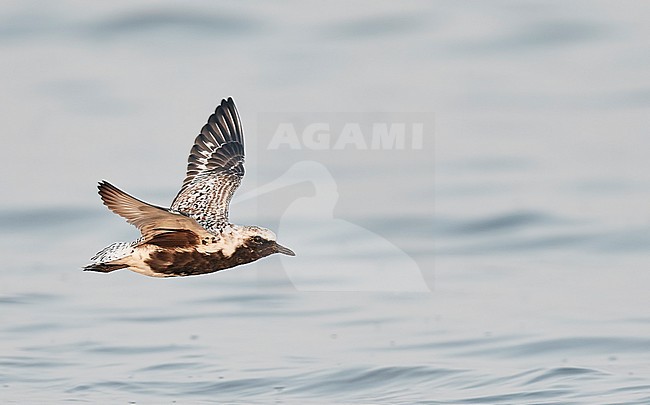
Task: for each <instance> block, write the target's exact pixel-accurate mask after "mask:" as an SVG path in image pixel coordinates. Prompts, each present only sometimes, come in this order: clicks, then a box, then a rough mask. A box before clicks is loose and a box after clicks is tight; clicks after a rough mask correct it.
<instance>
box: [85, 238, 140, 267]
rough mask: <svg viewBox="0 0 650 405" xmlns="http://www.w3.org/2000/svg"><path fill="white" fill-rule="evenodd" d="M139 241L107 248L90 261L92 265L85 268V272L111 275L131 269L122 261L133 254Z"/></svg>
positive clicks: (119, 243) (120, 243)
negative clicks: (126, 268)
mask: <svg viewBox="0 0 650 405" xmlns="http://www.w3.org/2000/svg"><path fill="white" fill-rule="evenodd" d="M138 241H139V240H138ZM138 241H135V242H115V243H113V244H111V245H109V246H107V247H105V248H104V249H102V250H100V251H99V252H98V253H97V254H96V255H95V256H93V257H92V258H91V259H90V261H91V263H90V264H87V265H86V266H84V267H83V269H84V271H98V272H101V273H110V272H111V271H114V270H119V269H123V268H125V267H129V266H128V265H127V264H124V263H123V262H122V261H121V259H124V258H125V257H128V256H129V255H131V254H132V253H133V251H134V246H135V245H136V244H137V242H138Z"/></svg>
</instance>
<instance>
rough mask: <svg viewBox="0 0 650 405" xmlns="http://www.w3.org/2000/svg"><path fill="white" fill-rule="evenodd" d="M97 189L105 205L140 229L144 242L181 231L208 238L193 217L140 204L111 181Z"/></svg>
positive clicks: (104, 182) (102, 183) (101, 184)
mask: <svg viewBox="0 0 650 405" xmlns="http://www.w3.org/2000/svg"><path fill="white" fill-rule="evenodd" d="M97 188H98V189H99V195H100V196H101V198H102V201H103V203H104V205H105V206H107V207H108V208H109V209H110V210H111V211H113V212H114V213H116V214H117V215H119V216H121V217H122V218H124V219H126V221H127V222H128V223H130V224H131V225H134V226H135V227H136V228H138V229H139V230H140V232H141V233H142V237H143V241H144V242H147V241H149V240H152V239H154V238H156V237H160V235H162V234H167V233H170V232H178V231H191V232H193V233H195V234H196V235H197V236H198V237H203V236H206V235H208V232H207V231H206V230H205V229H203V228H202V227H201V226H200V225H199V224H198V223H197V222H196V221H195V220H194V219H193V218H190V217H188V216H186V215H183V214H180V213H174V212H170V211H169V210H166V209H164V208H161V207H156V206H155V205H151V204H148V203H146V202H144V201H140V200H138V199H137V198H135V197H133V196H130V195H129V194H127V193H125V192H124V191H122V190H120V189H119V188H117V187H115V186H114V185H112V184H110V183H109V182H107V181H102V182H100V183H99V185H98V186H97Z"/></svg>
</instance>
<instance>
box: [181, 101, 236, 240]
mask: <svg viewBox="0 0 650 405" xmlns="http://www.w3.org/2000/svg"><path fill="white" fill-rule="evenodd" d="M243 177H244V132H243V130H242V126H241V121H240V119H239V113H238V112H237V107H235V103H234V102H233V101H232V98H228V100H222V101H221V104H220V105H219V106H218V107H217V109H216V110H215V112H214V114H212V115H211V116H210V118H209V119H208V122H207V124H205V125H204V126H203V128H202V129H201V133H200V134H199V135H198V136H197V137H196V139H195V140H194V146H192V150H191V151H190V156H189V158H188V160H187V177H185V181H183V186H182V187H181V190H180V191H179V192H178V195H177V196H176V198H174V201H173V202H172V205H171V209H173V210H176V211H179V212H182V213H183V214H186V215H187V216H189V217H192V218H194V219H195V220H196V221H197V222H198V223H199V224H201V226H203V227H204V228H205V229H208V230H209V231H211V232H218V231H219V230H221V229H223V228H224V227H225V226H226V225H227V224H228V207H229V206H230V200H231V199H232V195H233V194H234V193H235V190H236V189H237V187H239V184H240V183H241V179H242V178H243Z"/></svg>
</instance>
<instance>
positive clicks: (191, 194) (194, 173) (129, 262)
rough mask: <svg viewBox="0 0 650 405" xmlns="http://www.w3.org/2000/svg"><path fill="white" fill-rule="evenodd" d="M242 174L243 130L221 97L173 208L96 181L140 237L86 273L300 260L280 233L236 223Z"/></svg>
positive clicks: (100, 257) (181, 272)
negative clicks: (235, 199) (231, 210)
mask: <svg viewBox="0 0 650 405" xmlns="http://www.w3.org/2000/svg"><path fill="white" fill-rule="evenodd" d="M243 177H244V133H243V130H242V126H241V121H240V118H239V113H238V112H237V108H236V107H235V103H234V102H233V101H232V98H228V100H222V101H221V104H220V105H219V106H218V107H217V109H216V110H215V112H214V114H212V115H211V116H210V118H209V119H208V122H207V124H205V125H204V126H203V128H202V129H201V133H200V134H199V135H198V136H197V137H196V140H195V141H194V146H192V149H191V151H190V156H189V158H188V163H187V176H186V177H185V180H184V181H183V185H182V186H181V190H180V191H179V192H178V195H177V196H176V198H174V201H173V202H172V204H171V207H170V208H162V207H158V206H155V205H151V204H149V203H146V202H144V201H141V200H138V199H137V198H135V197H132V196H130V195H129V194H127V193H125V192H124V191H122V190H120V189H118V188H117V187H115V186H113V185H112V184H110V183H108V182H106V181H102V182H100V183H99V186H98V188H99V195H100V196H101V198H102V201H103V202H104V205H106V206H107V207H108V208H109V209H110V210H111V211H113V212H114V213H116V214H117V215H120V216H121V217H123V218H125V219H126V221H127V222H128V223H130V224H132V225H134V226H135V227H137V228H138V229H139V230H140V232H141V234H142V235H141V237H140V238H139V239H137V240H135V241H133V242H116V243H113V244H111V245H110V246H108V247H106V248H104V249H103V250H101V251H100V252H99V253H97V254H96V255H95V256H94V257H93V258H91V259H90V260H91V263H90V264H88V265H87V266H85V267H84V270H88V271H98V272H102V273H109V272H111V271H114V270H118V269H124V268H126V269H129V270H132V271H134V272H136V273H140V274H144V275H146V276H151V277H178V276H191V275H197V274H206V273H213V272H215V271H218V270H223V269H228V268H231V267H235V266H239V265H240V264H245V263H250V262H253V261H255V260H258V259H261V258H263V257H265V256H269V255H271V254H274V253H282V254H285V255H289V256H295V254H294V253H293V251H291V250H290V249H288V248H286V247H284V246H282V245H280V244H278V243H277V242H276V236H275V234H274V233H273V232H272V231H270V230H268V229H264V228H261V227H258V226H241V225H234V224H231V223H230V222H229V221H228V207H229V205H230V200H231V199H232V195H233V194H234V192H235V190H236V189H237V187H238V186H239V184H240V182H241V180H242V178H243Z"/></svg>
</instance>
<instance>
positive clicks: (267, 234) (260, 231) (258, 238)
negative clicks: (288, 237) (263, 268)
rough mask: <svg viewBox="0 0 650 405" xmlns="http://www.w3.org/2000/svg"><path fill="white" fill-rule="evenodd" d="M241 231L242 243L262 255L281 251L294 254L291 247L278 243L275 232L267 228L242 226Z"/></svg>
mask: <svg viewBox="0 0 650 405" xmlns="http://www.w3.org/2000/svg"><path fill="white" fill-rule="evenodd" d="M242 233H243V239H244V244H245V245H246V246H247V247H248V248H251V249H254V250H256V251H257V252H259V253H261V254H262V255H263V256H269V255H272V254H274V253H282V254H284V255H288V256H295V255H296V254H295V253H294V252H293V251H292V250H291V249H289V248H287V247H284V246H282V245H280V244H279V243H278V242H277V241H276V236H275V233H273V231H271V230H269V229H266V228H262V227H259V226H244V227H243V232H242Z"/></svg>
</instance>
